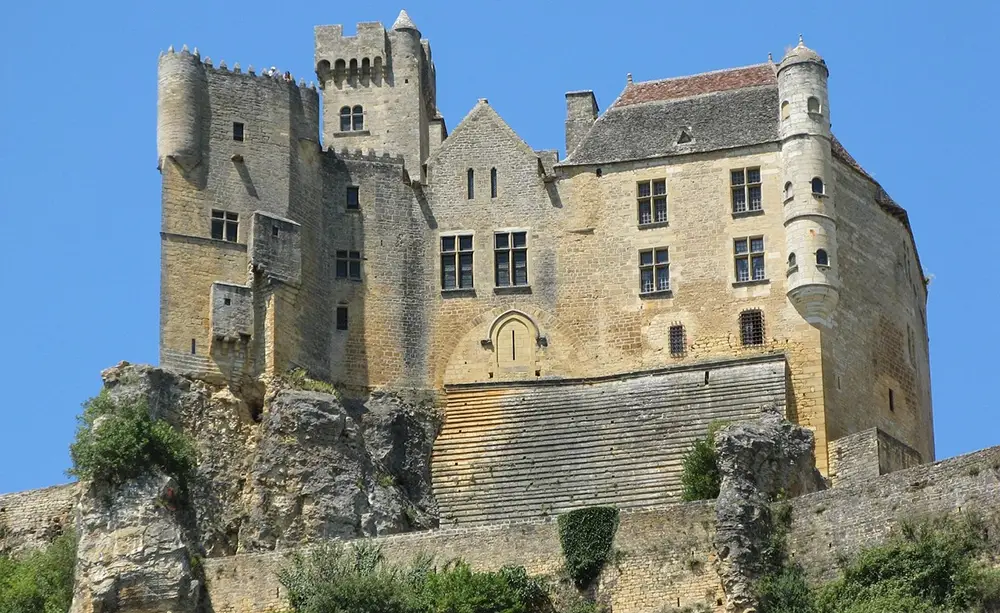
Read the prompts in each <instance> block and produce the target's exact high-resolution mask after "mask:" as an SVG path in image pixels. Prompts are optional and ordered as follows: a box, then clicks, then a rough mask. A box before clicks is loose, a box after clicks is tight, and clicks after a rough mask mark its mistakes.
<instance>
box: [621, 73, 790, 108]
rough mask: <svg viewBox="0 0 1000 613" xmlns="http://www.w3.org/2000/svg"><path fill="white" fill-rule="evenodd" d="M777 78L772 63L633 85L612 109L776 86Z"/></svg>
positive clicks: (629, 86) (623, 93) (628, 87)
mask: <svg viewBox="0 0 1000 613" xmlns="http://www.w3.org/2000/svg"><path fill="white" fill-rule="evenodd" d="M777 83H778V78H777V77H776V76H775V74H774V67H773V66H772V65H771V64H757V65H756V66H746V67H744V68H730V69H728V70H718V71H716V72H706V73H703V74H698V75H693V76H690V77H676V78H673V79H664V80H662V81H644V82H642V83H632V84H630V85H628V86H627V87H626V88H625V91H624V92H622V95H621V96H619V98H618V100H617V101H615V104H614V106H627V105H629V104H639V103H642V102H654V101H658V100H676V99H678V98H688V97H690V96H697V95H699V94H709V93H712V92H722V91H726V90H730V89H743V88H744V87H757V86H759V85H776V84H777Z"/></svg>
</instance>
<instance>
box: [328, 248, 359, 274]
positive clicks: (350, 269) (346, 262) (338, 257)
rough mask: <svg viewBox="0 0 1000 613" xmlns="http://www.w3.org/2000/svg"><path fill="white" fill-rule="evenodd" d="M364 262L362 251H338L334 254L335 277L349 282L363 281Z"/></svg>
mask: <svg viewBox="0 0 1000 613" xmlns="http://www.w3.org/2000/svg"><path fill="white" fill-rule="evenodd" d="M363 261H364V258H363V257H362V256H361V252H360V251H353V250H350V249H338V250H337V251H335V252H334V277H335V278H337V279H345V280H347V281H361V278H362V271H361V269H362V264H361V263H362V262H363Z"/></svg>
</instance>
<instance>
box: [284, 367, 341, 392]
mask: <svg viewBox="0 0 1000 613" xmlns="http://www.w3.org/2000/svg"><path fill="white" fill-rule="evenodd" d="M288 382H289V383H290V384H291V385H292V387H294V388H295V389H300V390H305V391H307V392H323V393H324V394H336V393H337V392H336V390H335V389H334V388H333V385H332V384H330V383H327V382H326V381H319V380H317V379H312V378H310V377H309V373H307V372H306V371H305V369H304V368H295V369H293V370H291V371H289V373H288Z"/></svg>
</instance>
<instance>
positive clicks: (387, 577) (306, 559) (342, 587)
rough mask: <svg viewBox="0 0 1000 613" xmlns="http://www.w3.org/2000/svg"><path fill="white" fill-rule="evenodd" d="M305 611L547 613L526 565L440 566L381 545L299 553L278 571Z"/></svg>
mask: <svg viewBox="0 0 1000 613" xmlns="http://www.w3.org/2000/svg"><path fill="white" fill-rule="evenodd" d="M279 579H280V580H281V583H282V585H284V586H285V588H286V589H287V590H288V597H289V603H290V604H291V606H292V608H293V610H294V611H297V612H299V613H341V612H344V613H347V612H350V613H543V612H545V611H548V610H549V608H550V606H549V600H548V595H547V593H546V591H545V587H544V586H543V584H542V583H541V582H540V581H539V580H537V579H534V578H532V577H529V576H528V574H527V573H526V572H525V570H524V568H523V567H503V568H501V569H500V570H499V571H497V572H478V571H474V570H472V568H471V567H470V566H469V565H468V564H466V563H464V562H461V561H453V562H449V563H448V564H446V565H444V566H443V567H441V568H437V567H435V566H434V565H433V561H432V560H431V559H430V558H426V557H425V558H421V559H418V560H417V561H416V562H414V563H413V564H412V565H411V566H408V567H404V566H395V565H392V564H389V563H388V562H386V560H385V559H384V558H383V557H382V554H381V551H380V550H379V549H378V547H377V546H374V545H369V544H365V543H359V544H358V545H356V546H354V547H346V546H344V545H341V544H327V545H322V546H319V547H316V548H315V549H313V550H311V551H310V552H309V553H307V554H297V555H295V556H293V558H292V564H291V566H289V567H288V568H285V569H283V570H282V571H281V572H280V573H279Z"/></svg>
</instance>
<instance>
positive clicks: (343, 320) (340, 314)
mask: <svg viewBox="0 0 1000 613" xmlns="http://www.w3.org/2000/svg"><path fill="white" fill-rule="evenodd" d="M337 329H338V330H346V329H347V307H345V306H339V307H337Z"/></svg>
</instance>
